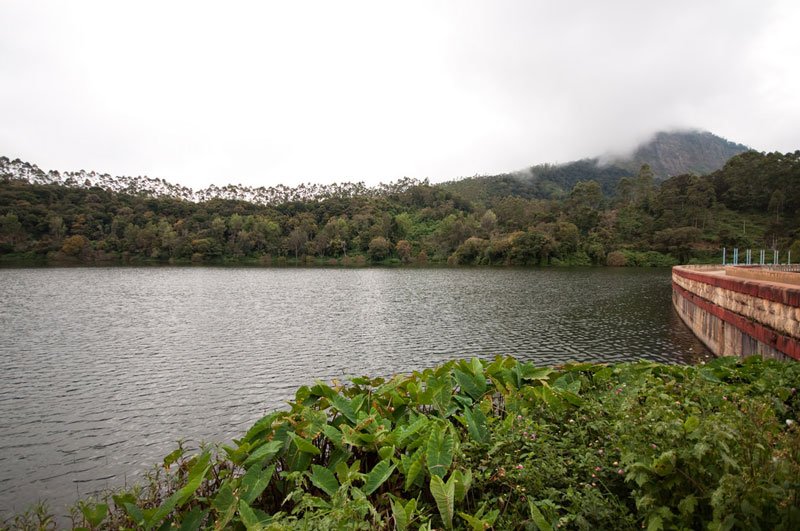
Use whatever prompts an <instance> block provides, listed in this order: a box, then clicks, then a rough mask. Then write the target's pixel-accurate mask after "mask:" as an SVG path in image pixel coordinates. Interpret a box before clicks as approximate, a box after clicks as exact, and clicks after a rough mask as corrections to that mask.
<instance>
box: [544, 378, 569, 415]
mask: <svg viewBox="0 0 800 531" xmlns="http://www.w3.org/2000/svg"><path fill="white" fill-rule="evenodd" d="M542 398H543V399H544V402H545V404H547V405H548V406H550V407H551V408H553V409H555V410H556V411H558V410H559V409H561V408H562V407H563V405H564V403H563V401H562V400H561V397H559V396H558V395H557V394H556V393H555V392H554V391H553V390H552V389H551V388H550V386H549V385H547V384H546V383H542Z"/></svg>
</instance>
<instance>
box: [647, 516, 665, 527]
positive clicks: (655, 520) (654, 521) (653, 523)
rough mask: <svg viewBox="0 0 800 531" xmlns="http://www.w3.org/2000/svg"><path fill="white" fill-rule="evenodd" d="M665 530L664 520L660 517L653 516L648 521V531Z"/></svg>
mask: <svg viewBox="0 0 800 531" xmlns="http://www.w3.org/2000/svg"><path fill="white" fill-rule="evenodd" d="M662 529H664V520H662V518H661V517H660V516H658V515H657V514H656V515H653V516H651V517H650V518H648V519H647V531H661V530H662Z"/></svg>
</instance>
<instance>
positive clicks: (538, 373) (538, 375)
mask: <svg viewBox="0 0 800 531" xmlns="http://www.w3.org/2000/svg"><path fill="white" fill-rule="evenodd" d="M520 372H521V376H522V379H523V380H547V379H548V378H549V377H550V375H551V374H553V372H554V371H553V369H550V368H548V367H539V368H536V367H534V366H533V363H526V364H525V365H523V366H522V370H521V371H520Z"/></svg>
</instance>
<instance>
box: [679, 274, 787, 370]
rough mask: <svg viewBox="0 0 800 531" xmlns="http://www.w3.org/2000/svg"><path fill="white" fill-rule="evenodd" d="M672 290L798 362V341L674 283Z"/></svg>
mask: <svg viewBox="0 0 800 531" xmlns="http://www.w3.org/2000/svg"><path fill="white" fill-rule="evenodd" d="M687 278H688V277H687ZM693 280H694V279H693ZM672 289H674V290H675V292H676V293H678V295H680V296H681V297H683V298H684V299H686V300H688V301H689V302H691V303H692V304H694V305H695V306H698V307H699V308H701V309H702V310H705V311H706V312H708V313H710V314H712V315H714V316H716V317H718V318H720V319H722V320H723V321H725V322H726V323H729V324H731V325H732V326H735V327H736V328H738V329H739V330H740V331H742V332H744V333H745V334H747V335H748V336H750V337H752V338H754V339H757V340H758V341H761V342H762V343H764V344H766V345H769V346H770V347H772V348H774V349H775V350H777V351H779V352H783V353H784V354H786V355H787V356H789V357H791V358H794V359H796V360H800V341H798V340H797V339H795V338H793V337H791V336H786V335H783V334H780V333H778V332H777V331H775V330H773V329H771V328H768V327H766V326H764V325H761V324H758V323H756V322H753V321H751V320H750V319H748V318H746V317H743V316H741V315H739V314H738V313H734V312H732V311H730V310H726V309H725V308H721V307H719V306H717V305H715V304H713V303H711V302H709V301H707V300H706V299H704V298H702V297H698V296H697V295H695V294H694V293H692V292H690V291H687V290H685V289H683V288H682V287H680V286H679V285H678V284H676V283H675V282H673V283H672Z"/></svg>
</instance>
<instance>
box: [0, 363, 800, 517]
mask: <svg viewBox="0 0 800 531" xmlns="http://www.w3.org/2000/svg"><path fill="white" fill-rule="evenodd" d="M798 387H800V365H798V364H797V363H779V362H775V361H772V360H768V361H762V360H761V359H760V358H756V357H753V358H749V359H746V360H744V361H739V360H737V359H734V358H719V359H716V360H714V361H713V362H711V363H708V364H705V365H700V366H687V367H684V366H666V365H660V364H656V363H650V362H644V361H642V362H638V363H623V364H618V365H610V366H608V365H600V364H568V365H565V366H562V367H557V368H536V367H534V366H533V365H532V364H531V363H521V362H519V361H517V360H515V359H513V358H510V357H509V358H500V357H498V358H496V359H495V360H494V361H492V362H486V361H480V360H477V359H473V360H471V361H466V360H460V361H451V362H448V363H446V364H444V365H442V366H440V367H437V368H435V369H427V370H425V371H423V372H421V373H419V372H415V373H413V374H412V375H410V376H396V377H394V378H393V379H391V380H388V381H387V380H384V379H381V378H378V379H369V378H353V379H352V380H351V381H350V383H349V384H348V385H343V384H339V383H338V382H335V381H334V382H333V385H331V386H329V385H327V384H325V383H322V382H316V383H315V384H314V385H313V386H310V387H308V386H303V387H301V388H300V389H298V391H297V393H296V395H295V398H294V401H292V402H290V403H289V405H290V409H289V410H288V411H278V412H274V413H271V414H269V415H267V416H265V417H264V418H262V419H261V420H259V421H257V422H256V423H255V424H254V425H253V426H252V427H251V428H250V429H249V431H248V432H247V433H246V434H245V435H244V436H243V437H242V438H241V439H239V440H236V441H234V444H233V445H232V446H225V445H223V446H221V447H202V448H197V449H189V448H188V447H187V446H184V445H181V446H180V447H179V448H178V449H176V450H175V451H174V452H172V453H170V454H169V455H168V456H167V457H166V458H165V459H164V461H163V463H161V464H159V465H158V466H157V467H156V468H155V470H154V471H153V472H152V474H151V475H150V477H149V483H148V484H147V485H144V486H140V487H136V488H133V489H131V490H128V491H123V492H116V493H113V495H112V494H109V495H108V496H107V497H106V498H105V499H104V500H94V501H83V502H80V503H79V504H78V505H77V506H76V509H75V510H74V511H73V513H72V515H73V521H74V524H75V525H76V526H79V527H82V528H84V529H123V528H125V529H170V528H180V529H187V530H189V529H248V530H251V529H292V528H297V529H433V528H437V529H442V528H443V529H472V530H483V529H538V530H539V531H544V530H553V529H642V528H647V529H650V530H658V529H714V530H721V529H786V530H789V529H797V528H798V527H800V503H798V501H799V500H798V490H799V489H800V428H798V424H797V421H798V413H800V398H798V393H797V388H798ZM48 518H49V516H48V515H47V514H46V512H45V511H43V510H42V509H41V508H40V509H39V511H38V512H37V511H36V510H31V511H30V512H28V513H27V514H25V515H20V516H18V517H17V519H16V521H10V522H8V523H7V524H6V525H8V526H9V527H10V528H13V527H25V526H26V525H30V526H36V525H37V522H41V521H44V523H45V527H46V526H47V525H48Z"/></svg>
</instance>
